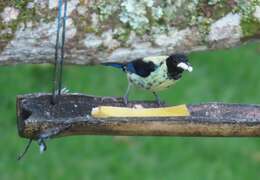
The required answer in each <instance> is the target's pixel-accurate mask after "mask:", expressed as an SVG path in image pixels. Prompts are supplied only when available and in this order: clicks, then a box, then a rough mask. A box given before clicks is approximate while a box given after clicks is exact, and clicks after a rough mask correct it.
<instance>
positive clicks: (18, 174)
mask: <svg viewBox="0 0 260 180" xmlns="http://www.w3.org/2000/svg"><path fill="white" fill-rule="evenodd" d="M189 57H190V59H191V63H192V64H193V66H194V72H193V73H186V74H185V75H184V76H183V79H182V80H181V81H179V82H178V83H177V84H176V86H174V87H172V88H170V89H169V90H166V91H164V92H161V93H160V95H161V98H162V99H164V100H167V102H168V103H170V104H180V103H200V102H209V101H224V102H236V103H238V102H239V103H260V95H259V92H260V78H259V73H260V58H259V57H260V44H259V43H258V44H257V43H255V44H248V45H245V46H243V47H240V48H237V49H229V50H219V51H214V52H197V53H192V54H190V55H189ZM52 71H53V66H51V65H19V66H12V67H10V66H9V67H8V66H3V67H0V76H1V78H0V87H1V88H0V96H1V97H0V99H1V100H0V115H1V116H0V132H1V141H0V147H1V148H0V179H1V180H9V179H26V180H27V179H40V180H41V179H42V180H45V179H50V180H52V179H64V180H66V179H87V180H88V179H97V180H98V179H102V180H107V179H108V180H109V179H111V180H114V179H149V180H152V179H169V180H170V179H171V180H172V179H182V180H186V179H187V180H190V179H193V180H201V179H207V180H215V179H216V180H217V179H222V180H230V179H236V180H244V179H257V178H259V177H260V171H259V167H260V141H259V139H258V138H198V137H193V138H187V137H186V138H183V137H111V136H75V137H67V138H60V139H55V140H51V141H48V151H47V152H46V153H44V154H42V155H40V154H39V152H38V147H37V145H36V143H34V144H33V145H32V147H31V149H30V150H29V152H28V154H27V155H26V156H25V158H24V159H23V160H22V161H19V162H18V161H16V156H17V154H18V153H19V152H20V151H21V150H23V148H24V146H25V144H26V143H27V141H26V140H25V139H21V138H19V137H18V135H17V130H16V114H15V96H16V95H17V94H24V93H32V92H50V91H51V89H52V75H53V72H52ZM64 85H65V86H66V87H68V88H69V89H70V91H71V92H82V93H88V94H94V95H99V96H103V95H111V96H121V95H122V94H123V93H124V91H125V88H126V86H127V82H126V77H125V76H124V74H123V73H122V72H121V71H119V70H116V69H113V68H109V67H102V66H96V67H79V66H66V67H65V70H64ZM130 98H131V99H152V98H153V96H152V95H151V93H148V92H144V91H142V90H138V89H135V90H133V91H131V95H130Z"/></svg>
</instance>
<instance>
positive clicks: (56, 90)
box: [52, 0, 67, 104]
mask: <svg viewBox="0 0 260 180" xmlns="http://www.w3.org/2000/svg"><path fill="white" fill-rule="evenodd" d="M62 4H63V3H62V0H59V1H58V19H57V34H56V45H55V56H54V59H55V64H54V78H53V79H54V80H53V90H52V103H53V104H56V103H57V96H58V95H60V94H61V89H62V72H63V62H64V44H65V32H66V18H67V0H64V13H63V18H62V17H61V14H62ZM61 19H62V21H61ZM61 25H62V27H61ZM61 30H62V34H61ZM61 35H62V37H60V36H61ZM60 41H61V42H60Z"/></svg>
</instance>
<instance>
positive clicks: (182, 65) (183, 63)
mask: <svg viewBox="0 0 260 180" xmlns="http://www.w3.org/2000/svg"><path fill="white" fill-rule="evenodd" d="M166 65H167V69H168V75H169V76H170V77H171V78H173V79H175V80H177V79H180V78H181V74H182V73H183V71H184V70H187V71H189V72H191V71H192V66H191V64H190V63H189V62H188V57H187V56H186V55H185V54H172V55H170V56H169V57H168V58H167V59H166Z"/></svg>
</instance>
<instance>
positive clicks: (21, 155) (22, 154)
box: [17, 139, 32, 161]
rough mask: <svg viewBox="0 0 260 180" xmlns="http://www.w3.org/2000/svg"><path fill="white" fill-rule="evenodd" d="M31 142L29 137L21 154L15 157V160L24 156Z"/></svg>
mask: <svg viewBox="0 0 260 180" xmlns="http://www.w3.org/2000/svg"><path fill="white" fill-rule="evenodd" d="M31 144H32V139H29V141H28V144H27V145H26V147H25V149H24V151H23V153H21V154H20V155H19V156H18V157H17V160H18V161H19V160H21V159H22V158H23V157H24V155H25V154H26V153H27V151H28V149H29V147H30V146H31Z"/></svg>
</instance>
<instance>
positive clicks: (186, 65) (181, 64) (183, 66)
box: [177, 62, 193, 72]
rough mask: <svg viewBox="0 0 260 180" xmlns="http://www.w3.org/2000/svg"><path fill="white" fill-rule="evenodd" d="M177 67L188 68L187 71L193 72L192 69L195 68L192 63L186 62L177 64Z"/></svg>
mask: <svg viewBox="0 0 260 180" xmlns="http://www.w3.org/2000/svg"><path fill="white" fill-rule="evenodd" d="M177 67H179V68H182V69H183V70H186V71H189V72H192V70H193V68H192V66H191V65H190V64H186V63H184V62H181V63H179V64H177Z"/></svg>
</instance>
